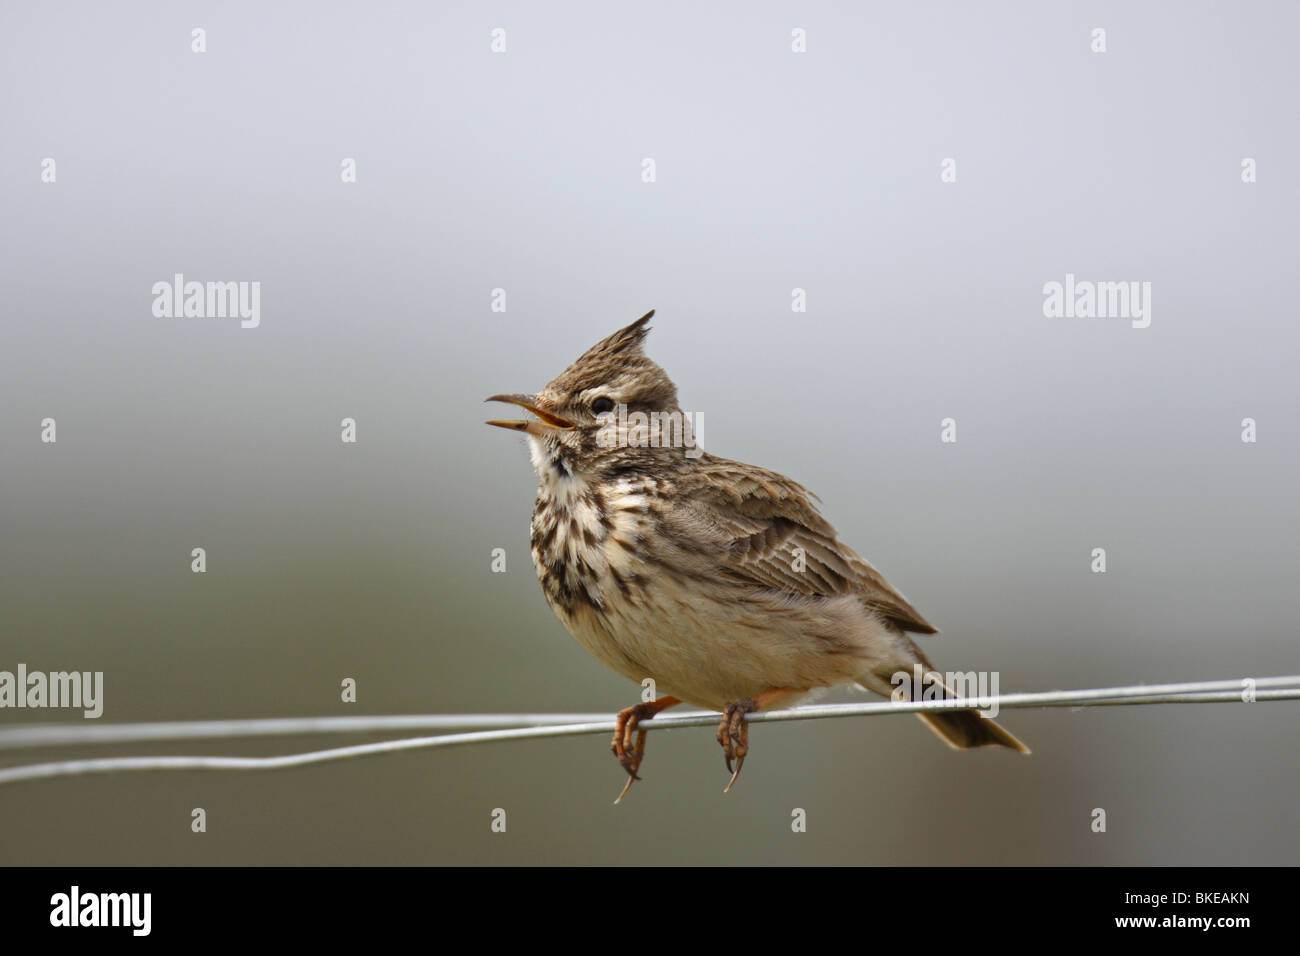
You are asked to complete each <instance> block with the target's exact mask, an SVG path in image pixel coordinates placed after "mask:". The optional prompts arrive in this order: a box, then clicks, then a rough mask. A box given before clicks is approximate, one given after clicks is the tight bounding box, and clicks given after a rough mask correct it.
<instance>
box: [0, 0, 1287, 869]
mask: <svg viewBox="0 0 1300 956" xmlns="http://www.w3.org/2000/svg"><path fill="white" fill-rule="evenodd" d="M1098 27H1100V28H1104V29H1105V31H1106V47H1107V48H1106V52H1105V53H1094V52H1092V50H1091V49H1090V47H1091V46H1092V44H1093V39H1092V31H1093V30H1094V28H1098ZM195 28H202V29H204V30H205V31H206V52H204V53H201V54H200V53H195V52H193V51H192V49H191V44H192V43H193V38H192V30H194V29H195ZM496 28H501V29H504V31H505V33H504V41H505V44H506V49H505V52H502V53H493V52H492V43H493V35H492V31H493V30H494V29H496ZM796 28H799V29H803V30H805V31H806V36H807V52H806V53H794V52H792V49H791V44H792V31H793V30H795V29H796ZM1297 28H1300V13H1298V12H1297V8H1296V7H1295V6H1294V5H1292V4H1286V3H1281V2H1278V3H1258V2H1255V3H1242V4H1232V5H1229V4H1210V3H1201V4H1183V3H1173V2H1161V3H1149V4H1142V5H1139V6H1136V7H1135V6H1133V5H1130V4H1120V3H1095V4H1086V5H1085V4H1060V3H1054V4H1040V3H1031V2H1022V3H990V4H979V5H971V4H961V3H930V4H912V5H897V4H892V5H891V4H880V5H872V6H867V5H862V6H861V7H860V8H859V7H856V6H855V7H853V8H852V9H849V8H847V7H846V6H845V5H841V4H833V3H806V4H800V5H797V6H790V5H787V4H778V3H770V2H769V3H757V4H750V3H739V2H731V3H713V4H706V5H700V4H690V3H684V2H683V3H675V2H666V3H660V4H656V5H654V6H653V8H645V7H610V6H609V5H606V4H598V3H587V4H577V3H573V4H564V5H546V6H544V7H539V6H538V5H535V4H524V3H495V4H491V5H489V6H482V5H475V4H440V5H436V7H435V6H430V5H426V4H418V3H385V4H379V5H372V6H370V7H367V8H365V9H364V10H360V9H358V8H357V7H355V6H353V5H347V4H308V3H283V4H275V5H266V4H256V3H250V2H235V3H222V4H199V5H184V6H180V5H175V4H164V3H141V4H129V5H122V4H118V5H108V6H105V5H100V4H92V3H87V2H77V3H69V4H62V5H57V6H54V7H51V6H49V5H37V4H6V5H5V6H4V8H3V10H2V11H0V52H2V53H3V60H4V62H5V64H6V66H7V70H6V72H7V79H6V81H5V83H4V85H3V88H0V116H2V117H3V120H4V126H5V129H6V134H5V136H4V138H3V142H2V143H0V207H2V209H3V216H0V221H2V222H3V225H2V226H0V230H2V232H3V235H4V238H5V253H4V255H3V256H0V282H2V283H3V289H4V301H3V306H2V307H0V308H2V310H3V340H2V342H0V400H2V402H3V409H4V411H3V414H2V415H0V448H3V452H2V453H0V542H2V544H0V669H5V670H11V671H12V670H14V669H15V668H16V666H17V664H18V663H19V662H23V663H25V664H26V665H27V667H28V668H29V669H33V670H47V671H48V670H68V669H75V670H90V671H96V670H100V671H103V672H104V675H105V676H104V681H105V709H104V716H103V717H102V718H101V720H102V721H103V722H105V723H108V722H114V723H116V722H123V721H154V720H180V719H211V718H236V717H279V716H306V715H358V714H407V713H473V712H498V711H507V712H514V711H555V712H572V711H584V712H586V711H593V712H601V711H603V712H608V713H610V714H611V715H612V714H613V712H614V711H616V710H617V709H619V708H621V707H625V706H628V705H629V704H632V703H635V702H636V701H637V699H638V692H639V688H637V687H636V686H634V685H632V684H630V683H628V682H627V681H625V680H623V679H622V678H621V677H619V676H617V675H616V674H614V673H613V672H610V671H607V670H605V669H604V668H603V667H602V666H601V665H600V664H598V663H597V662H596V661H595V660H593V659H592V658H590V657H589V656H588V655H587V654H586V653H585V652H584V651H583V650H582V649H581V648H580V647H579V646H578V644H577V643H576V642H575V641H574V640H573V639H572V638H570V637H569V636H568V634H567V633H566V632H565V631H564V629H563V627H562V625H561V624H560V623H559V621H558V620H557V619H556V618H555V617H554V616H553V615H552V613H551V611H550V610H549V609H548V607H547V606H546V603H545V601H544V599H543V597H542V595H541V591H540V589H539V587H538V584H537V581H536V577H535V575H534V572H533V569H532V566H531V562H530V559H529V554H528V522H529V516H530V513H531V509H532V501H533V495H534V491H535V486H536V479H535V476H534V474H533V471H532V469H531V467H530V465H529V462H528V457H527V453H526V450H525V447H524V443H523V441H522V439H520V438H519V437H517V436H514V435H509V434H506V433H504V432H501V431H499V430H496V429H490V428H486V427H484V425H483V421H484V419H485V418H487V417H490V412H491V409H490V407H488V406H484V405H483V404H482V400H483V397H484V396H486V395H489V394H493V393H497V392H503V391H505V392H515V391H532V390H535V389H537V388H538V387H540V386H541V385H543V384H544V383H545V382H546V381H547V380H549V379H550V378H551V377H552V376H553V375H555V374H556V373H557V372H559V371H560V370H561V369H562V368H563V367H564V366H565V365H567V364H568V363H569V362H570V361H571V360H572V359H573V358H575V357H576V356H577V355H578V354H579V353H580V352H581V351H582V350H583V349H585V348H586V347H587V346H589V345H590V344H592V343H593V342H595V341H596V340H597V339H599V338H600V337H602V336H604V335H605V334H607V333H608V332H610V331H612V330H613V329H615V328H617V327H619V326H621V325H624V324H626V323H627V322H630V321H631V320H633V319H635V318H636V317H638V316H640V315H641V314H642V313H644V312H646V311H647V310H649V309H651V308H654V309H657V310H658V312H657V316H656V319H655V322H654V331H653V332H652V333H651V335H650V338H649V340H648V352H649V354H650V355H651V356H652V357H653V358H655V359H656V360H658V361H659V362H660V363H661V364H662V365H664V367H665V368H666V369H667V370H668V372H669V374H670V375H672V377H673V378H674V379H675V380H676V382H677V384H678V387H679V392H680V396H681V402H682V406H683V408H685V409H687V410H689V411H693V412H701V413H703V415H704V418H705V423H706V424H705V432H704V437H705V442H704V443H705V446H706V448H707V449H708V450H709V451H711V452H713V453H715V454H719V455H724V456H727V457H731V458H737V459H741V460H744V461H750V462H754V463H757V464H761V465H763V466H766V467H769V468H773V469H776V470H778V471H781V472H784V473H786V474H788V475H790V476H791V477H793V478H795V479H797V480H799V481H801V482H803V483H804V484H806V485H807V486H809V487H810V488H811V489H812V490H814V491H815V492H817V493H818V494H819V495H820V496H821V498H822V500H823V502H824V510H825V512H826V514H827V515H828V517H829V518H830V519H831V520H832V521H833V522H834V523H835V524H836V526H837V527H838V528H839V530H840V532H841V534H842V536H843V538H844V540H845V541H846V542H848V543H849V544H851V545H852V546H853V547H854V548H855V549H856V550H858V551H860V552H861V553H862V554H863V555H864V556H866V557H867V558H868V559H869V560H871V561H872V562H873V563H874V564H876V566H877V567H879V568H880V569H881V570H882V571H883V572H884V573H885V574H886V575H887V576H888V577H889V579H890V580H891V581H892V582H893V583H894V584H895V585H896V586H897V587H898V588H899V589H901V590H902V591H903V592H904V593H905V594H906V595H907V596H908V598H909V599H911V600H912V601H913V603H915V604H916V605H917V607H918V608H920V609H921V611H922V612H923V613H924V614H925V615H926V616H927V617H928V618H930V619H931V620H932V621H934V622H935V623H936V624H937V625H938V626H939V627H940V628H941V630H942V632H943V633H942V634H940V635H938V636H936V637H932V638H924V639H922V647H923V648H924V649H925V650H926V651H927V653H929V654H930V656H931V657H932V658H933V660H934V661H935V663H936V664H937V665H938V666H939V667H940V668H941V669H945V670H954V669H963V670H965V669H977V670H996V671H999V672H1000V675H1001V689H1002V691H1003V692H1010V691H1017V690H1045V689H1052V688H1077V687H1089V686H1109V685H1115V684H1131V683H1138V682H1161V681H1171V680H1192V679H1211V678H1237V677H1242V676H1247V675H1268V674H1290V673H1295V672H1297V671H1300V654H1298V653H1297V648H1298V642H1297V633H1296V625H1295V620H1294V618H1293V617H1292V615H1293V614H1294V613H1295V610H1294V609H1295V582H1296V579H1297V576H1298V575H1300V556H1297V549H1296V538H1297V532H1298V531H1300V509H1298V507H1297V504H1296V495H1295V484H1296V476H1297V465H1298V464H1300V454H1298V452H1297V449H1298V448H1300V427H1298V425H1297V410H1298V409H1297V386H1296V377H1295V367H1296V358H1297V351H1298V346H1300V335H1298V333H1297V330H1296V306H1295V302H1296V299H1295V291H1294V275H1295V255H1296V250H1297V248H1300V246H1298V244H1297V231H1298V229H1297V227H1298V224H1300V199H1298V196H1300V194H1298V192H1297V189H1296V186H1295V170H1296V168H1297V163H1298V161H1300V156H1298V155H1297V146H1298V145H1300V135H1298V132H1297V126H1296V123H1295V115H1294V95H1295V90H1296V87H1297V69H1296V65H1295V63H1296V61H1295V55H1294V50H1293V49H1292V47H1293V38H1294V36H1295V35H1296V31H1297ZM1247 157H1250V158H1254V159H1255V160H1256V161H1257V164H1258V182H1257V183H1254V184H1244V183H1243V182H1242V179H1241V168H1242V167H1241V164H1242V160H1243V159H1245V158H1247ZM45 158H52V159H54V160H55V161H56V163H57V167H56V168H57V180H56V181H55V182H53V183H43V182H42V181H41V163H42V160H43V159H45ZM348 158H351V159H354V160H355V163H356V182H355V183H344V182H342V180H341V175H340V173H341V164H342V163H343V162H344V160H345V159H348ZM646 158H652V159H653V160H654V161H655V166H656V174H657V176H656V181H655V182H653V183H646V182H643V181H642V161H643V159H646ZM947 158H952V159H954V160H955V162H956V172H957V181H956V182H952V183H945V182H942V181H941V178H940V173H941V163H942V162H943V161H944V160H945V159H947ZM175 273H183V274H184V275H185V276H186V278H187V279H191V280H198V281H210V280H214V281H215V280H233V281H258V282H260V283H261V324H260V326H259V327H258V328H256V329H243V328H240V324H239V321H238V320H237V319H229V318H226V319H222V318H204V319H199V318H188V319H187V318H157V317H155V316H154V315H153V313H152V304H153V294H152V292H151V288H152V286H153V284H154V283H155V282H158V281H170V280H171V278H172V276H173V275H174V274H175ZM1066 273H1074V274H1075V275H1076V276H1078V278H1079V279H1089V280H1099V281H1109V280H1114V281H1126V280H1133V281H1146V282H1150V283H1151V284H1152V296H1151V306H1152V312H1151V319H1152V321H1151V325H1150V327H1149V328H1147V329H1135V328H1132V327H1131V325H1130V323H1129V322H1128V321H1126V320H1124V319H1082V318H1046V317H1044V314H1043V285H1044V284H1045V283H1047V282H1052V281H1057V282H1061V281H1063V280H1064V278H1065V275H1066ZM497 288H500V289H504V290H506V295H507V300H506V301H507V309H506V311H505V312H504V313H501V312H494V311H492V309H491V305H492V290H494V289H497ZM795 288H801V289H804V290H806V295H807V311H806V312H804V313H795V312H792V310H791V294H792V290H793V289H795ZM46 417H52V418H54V419H55V420H56V421H57V429H58V431H57V436H58V441H57V443H55V444H45V443H42V442H41V441H40V423H41V420H42V419H44V418H46ZM345 417H351V418H355V420H356V422H357V442H356V443H355V444H345V443H343V442H342V441H341V440H340V421H341V420H342V419H343V418H345ZM948 417H951V418H953V419H955V420H956V422H957V437H958V441H957V442H956V443H955V444H944V443H941V442H940V440H939V431H940V422H941V420H942V419H944V418H948ZM1246 417H1250V418H1253V419H1255V420H1256V421H1257V423H1258V442H1257V443H1254V444H1246V443H1243V442H1242V441H1241V437H1240V435H1241V422H1242V419H1243V418H1246ZM196 547H202V548H205V549H206V552H207V571H206V573H204V574H195V573H193V572H192V571H191V567H190V563H191V557H190V554H191V550H192V549H193V548H196ZM1098 547H1102V548H1105V549H1106V551H1107V571H1106V573H1105V574H1095V573H1093V572H1092V570H1091V565H1092V550H1093V549H1094V548H1098ZM494 548H504V549H505V552H506V556H507V571H506V573H504V574H497V573H492V571H491V553H492V549H494ZM345 677H351V678H354V679H355V680H356V681H357V685H358V699H357V702H356V703H355V704H345V703H343V702H342V701H341V700H340V690H339V687H340V681H341V680H342V679H343V678H345ZM865 699H868V698H867V697H866V696H865V695H863V694H861V693H855V692H850V691H847V690H846V691H837V692H835V693H834V694H832V695H830V696H828V697H827V698H826V701H828V702H837V701H847V700H865ZM1298 718H1300V710H1297V708H1296V707H1295V706H1294V705H1292V704H1287V703H1279V704H1256V705H1250V706H1245V705H1241V706H1238V705H1220V706H1209V705H1205V706H1168V707H1137V708H1104V709H1092V710H1087V711H1070V710H1050V711H1018V712H1006V713H1005V714H1004V720H1003V723H1004V724H1005V726H1007V727H1008V728H1009V729H1010V730H1011V731H1012V732H1014V733H1015V734H1016V735H1018V736H1019V737H1021V738H1022V739H1024V740H1025V741H1026V742H1027V743H1028V744H1029V745H1030V746H1031V747H1033V749H1034V754H1033V756H1032V757H1029V758H1022V757H1018V756H1017V755H1015V754H1012V753H1010V752H987V751H984V752H973V753H953V752H951V751H949V750H948V749H947V748H945V747H944V746H942V745H941V744H940V743H939V742H938V741H937V740H936V739H935V738H934V737H933V736H932V735H931V734H930V733H929V732H928V731H927V730H926V729H925V728H924V727H923V726H922V725H921V724H920V723H919V722H918V721H917V720H915V719H914V718H911V717H889V718H871V719H853V720H836V721H816V722H808V721H804V722H797V723H787V724H782V725H771V726H763V727H758V728H756V729H755V731H754V733H753V734H752V739H751V745H752V756H751V757H750V759H749V761H748V763H747V765H746V768H745V773H744V775H743V776H742V778H741V780H740V782H739V784H738V786H737V788H736V789H735V790H734V791H733V792H732V793H731V794H729V795H727V796H726V797H725V798H724V797H723V796H722V793H721V790H722V787H723V785H724V784H725V783H726V780H727V775H726V772H725V770H724V768H723V766H722V757H721V754H720V752H719V748H718V746H717V744H716V743H715V742H714V740H713V734H712V731H711V730H703V729H700V730H680V731H673V732H671V733H663V732H661V733H656V734H654V735H652V737H651V747H650V750H649V754H648V757H647V760H646V764H645V766H644V768H643V776H644V777H645V782H644V783H642V784H639V785H637V787H636V788H634V789H633V791H632V793H631V795H630V796H629V798H628V799H627V801H625V802H624V804H623V805H622V806H619V807H614V806H611V802H612V800H613V798H614V797H615V796H616V795H617V793H618V790H619V788H620V787H621V786H622V784H623V773H622V771H621V770H620V769H619V767H618V766H617V765H616V763H615V762H614V760H613V759H612V758H611V756H610V754H609V750H608V742H607V740H606V739H604V738H603V737H582V738H569V739H564V740H548V741H533V742H521V743H510V744H495V745H488V746H481V747H475V748H471V749H458V750H449V751H446V752H415V753H405V754H401V755H396V756H386V757H378V758H371V759H366V760H354V761H348V762H343V763H333V764H328V765H324V766H319V767H311V768H304V769H300V770H290V771H276V772H267V773H257V774H248V773H245V774H217V773H165V774H164V773H155V774H138V775H136V774H130V775H119V776H97V777H84V778H79V779H59V780H50V781H43V782H36V783H24V784H17V785H11V786H5V787H0V819H3V820H5V821H6V825H5V826H3V827H0V863H6V864H148V863H161V864H297V863H302V864H352V863H355V864H440V863H451V864H481V863H508V864H533V863H549V864H585V863H602V864H607V863H615V864H670V863H686V864H756V863H776V864H805V863H830V864H1287V863H1294V862H1296V860H1297V851H1300V826H1297V823H1298V822H1300V821H1298V817H1300V814H1298V811H1297V803H1296V800H1295V794H1296V792H1297V791H1300V749H1298V748H1297V747H1296V746H1295V741H1296V726H1297V719H1298ZM52 720H58V721H81V718H80V716H79V715H74V714H73V713H71V712H68V711H43V712H42V711H31V710H23V711H15V710H4V711H0V722H3V725H4V726H13V725H16V724H19V723H23V722H47V721H52ZM358 739H368V738H356V737H348V738H318V737H312V738H295V739H272V740H258V741H252V742H215V743H202V744H199V743H188V742H187V743H177V744H170V745H134V746H114V747H100V748H59V749H57V750H44V751H7V752H3V753H0V765H14V764H16V763H19V762H30V761H34V760H40V759H56V758H59V757H65V756H107V755H114V754H138V753H180V754H185V753H196V752H206V753H242V754H270V753H284V752H290V751H296V750H308V749H314V748H316V747H318V746H326V745H337V744H342V743H345V742H354V741H356V740H358ZM195 807H203V808H204V809H205V810H206V812H207V818H208V829H207V832H206V833H204V834H195V833H192V832H191V830H190V819H191V817H190V814H191V810H192V809H193V808H195ZM796 807H798V808H803V809H804V810H805V811H806V813H807V821H808V823H807V832H806V833H802V834H795V833H792V832H791V829H790V820H791V811H792V810H793V809H794V808H796ZM495 808H503V809H505V810H506V811H507V814H508V830H507V832H506V833H505V834H499V833H493V832H492V831H491V828H490V823H491V813H492V811H493V809H495ZM1094 808H1104V809H1105V810H1106V813H1107V824H1108V827H1107V832H1106V833H1104V834H1098V833H1094V832H1092V830H1091V828H1090V823H1091V821H1092V811H1093V809H1094Z"/></svg>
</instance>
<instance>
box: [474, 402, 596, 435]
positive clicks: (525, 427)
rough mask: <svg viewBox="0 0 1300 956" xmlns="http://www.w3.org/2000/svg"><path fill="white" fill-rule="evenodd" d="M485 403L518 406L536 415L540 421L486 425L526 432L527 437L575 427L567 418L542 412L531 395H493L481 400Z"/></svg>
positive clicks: (501, 422)
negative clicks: (506, 403)
mask: <svg viewBox="0 0 1300 956" xmlns="http://www.w3.org/2000/svg"><path fill="white" fill-rule="evenodd" d="M483 400H484V401H485V402H509V403H510V404H511V405H518V406H519V407H520V408H525V409H527V410H528V411H530V412H532V413H533V414H534V415H536V416H537V417H538V418H539V419H541V420H540V421H533V420H531V419H530V420H526V421H491V422H488V423H487V424H489V425H495V426H497V428H510V429H513V430H514V431H517V432H527V433H528V434H529V435H535V436H537V437H538V438H541V437H543V436H544V435H550V434H553V433H554V432H557V431H567V430H568V429H570V428H574V427H576V426H575V425H574V424H573V422H571V421H569V420H568V419H567V418H561V417H560V416H559V415H552V414H551V413H550V412H544V411H542V410H541V409H540V408H538V407H537V405H536V404H535V403H536V401H537V399H536V397H535V396H533V395H493V396H491V397H490V398H485V399H483Z"/></svg>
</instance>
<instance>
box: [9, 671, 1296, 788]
mask: <svg viewBox="0 0 1300 956" xmlns="http://www.w3.org/2000/svg"><path fill="white" fill-rule="evenodd" d="M1248 691H1249V693H1248ZM1280 700H1300V676H1293V677H1260V678H1246V679H1242V680H1218V681H1198V682H1191V683H1179V684H1138V685H1134V686H1129V687H1101V688H1088V689H1083V690H1071V691H1040V692H1033V693H1019V694H1004V695H999V696H997V697H996V698H978V697H971V698H956V699H948V700H930V701H883V702H878V703H877V702H871V703H863V704H827V705H820V706H808V707H798V708H794V709H792V710H773V711H765V712H761V713H753V714H749V715H748V716H747V717H746V718H745V719H746V720H747V721H748V722H750V723H780V722H783V721H788V720H818V719H826V718H836V717H866V716H878V715H881V714H906V713H919V712H923V711H936V710H953V709H966V708H972V707H974V708H985V709H987V708H989V707H990V706H991V705H996V707H997V708H998V709H999V710H1022V709H1029V708H1040V707H1105V706H1128V705H1139V704H1208V703H1241V702H1243V701H1258V702H1270V701H1280ZM575 717H576V718H580V719H579V720H576V721H574V720H571V718H575ZM590 717H591V715H587V714H483V715H431V716H396V717H341V718H330V717H318V718H288V719H273V720H234V721H196V722H191V723H158V724H136V725H133V724H121V725H106V726H103V727H98V728H66V729H65V728H64V727H63V726H57V727H51V726H44V727H26V728H21V727H20V728H11V729H9V730H5V731H0V748H15V747H30V746H39V745H41V744H48V743H58V744H64V743H74V742H93V743H105V742H116V741H124V740H134V741H138V740H170V739H178V738H190V739H194V738H200V737H245V736H259V735H260V736H265V735H269V734H289V733H338V732H347V733H351V732H374V731H382V730H392V729H411V728H414V727H423V728H462V727H466V726H471V727H482V726H489V727H500V725H501V724H504V723H507V722H509V723H510V724H511V726H509V727H504V728H501V729H492V730H484V731H476V732H471V733H453V734H442V735H440V736H436V737H414V738H404V739H400V740H388V741H380V742H377V743H368V744H358V745H355V746H351V747H338V748H334V749H329V750H314V751H310V752H307V753H300V754H287V755H283V756H275V757H210V756H209V757H180V756H163V757H101V758H92V759H81V760H63V761H56V762H52V763H38V764H26V765H20V766H16V767H8V768H5V769H0V784H6V783H16V782H18V781H22V780H39V779H46V778H50V777H65V776H77V775H82V774H89V773H110V772H112V773H117V772H128V771H153V770H277V769H284V768H288V767H301V766H306V765H308V764H316V763H327V762H330V761H335V760H346V759H350V758H352V757H365V756H373V755H377V754H385V753H396V752H399V751H404V750H421V749H427V748H432V747H456V746H466V745H472V744H483V743H497V742H501V741H509V740H532V739H539V738H549V737H573V736H579V735H583V734H597V733H612V732H613V730H614V721H613V720H612V719H595V720H592V719H590ZM717 721H718V715H717V714H716V713H711V712H697V713H688V714H678V715H674V716H660V717H656V718H655V719H654V720H652V721H647V722H646V723H644V724H642V725H641V727H640V728H639V729H645V730H672V729H677V728H683V727H702V726H713V725H715V724H716V723H717ZM55 731H61V733H58V734H56V733H55ZM74 731H75V732H74Z"/></svg>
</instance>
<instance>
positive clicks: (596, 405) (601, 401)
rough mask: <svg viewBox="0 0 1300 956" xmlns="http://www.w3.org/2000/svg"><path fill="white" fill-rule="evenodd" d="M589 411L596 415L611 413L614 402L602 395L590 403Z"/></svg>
mask: <svg viewBox="0 0 1300 956" xmlns="http://www.w3.org/2000/svg"><path fill="white" fill-rule="evenodd" d="M591 410H592V412H593V413H595V414H597V415H603V414H605V412H612V411H613V410H614V400H613V399H612V398H606V397H605V396H604V395H602V396H600V398H598V399H596V400H595V401H594V402H592V403H591Z"/></svg>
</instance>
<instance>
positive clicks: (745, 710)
mask: <svg viewBox="0 0 1300 956" xmlns="http://www.w3.org/2000/svg"><path fill="white" fill-rule="evenodd" d="M756 710H758V704H756V703H755V702H754V699H753V698H752V697H746V698H744V699H743V700H737V701H733V702H732V703H730V704H728V705H727V708H726V710H724V711H723V712H722V722H721V723H720V724H718V743H719V744H721V745H722V754H723V756H724V758H725V759H726V761H727V772H728V773H730V774H731V780H730V781H728V783H727V786H726V788H725V789H724V790H723V791H722V792H723V793H728V792H730V790H731V787H732V784H734V783H735V782H736V778H737V777H739V776H740V770H741V768H742V767H744V766H745V755H746V754H747V753H749V724H747V723H745V715H746V714H752V713H753V712H754V711H756ZM732 760H735V762H736V769H735V771H734V772H733V771H732V769H731V762H732Z"/></svg>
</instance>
